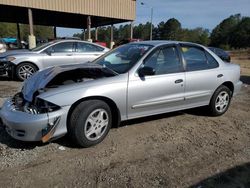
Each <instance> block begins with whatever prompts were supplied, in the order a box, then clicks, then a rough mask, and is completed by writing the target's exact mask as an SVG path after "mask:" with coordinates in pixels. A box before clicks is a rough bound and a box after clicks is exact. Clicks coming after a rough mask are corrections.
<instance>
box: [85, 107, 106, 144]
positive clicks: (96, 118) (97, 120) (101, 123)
mask: <svg viewBox="0 0 250 188" xmlns="http://www.w3.org/2000/svg"><path fill="white" fill-rule="evenodd" d="M108 123H109V117H108V113H107V112H106V110H104V109H97V110H94V111H93V112H91V113H90V115H89V116H88V118H87V120H86V123H85V126H84V134H85V136H86V138H87V139H89V140H91V141H95V140H97V139H99V138H100V137H101V136H102V135H103V134H104V133H105V130H106V129H107V126H108Z"/></svg>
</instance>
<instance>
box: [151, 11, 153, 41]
mask: <svg viewBox="0 0 250 188" xmlns="http://www.w3.org/2000/svg"><path fill="white" fill-rule="evenodd" d="M152 39H153V7H151V27H150V40H152Z"/></svg>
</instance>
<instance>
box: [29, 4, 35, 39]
mask: <svg viewBox="0 0 250 188" xmlns="http://www.w3.org/2000/svg"><path fill="white" fill-rule="evenodd" d="M28 15H29V26H30V35H34V28H33V15H32V10H31V9H30V8H29V9H28Z"/></svg>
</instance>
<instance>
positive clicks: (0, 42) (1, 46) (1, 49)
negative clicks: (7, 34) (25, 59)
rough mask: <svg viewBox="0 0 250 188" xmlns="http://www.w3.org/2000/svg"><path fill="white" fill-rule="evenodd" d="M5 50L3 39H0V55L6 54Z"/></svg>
mask: <svg viewBox="0 0 250 188" xmlns="http://www.w3.org/2000/svg"><path fill="white" fill-rule="evenodd" d="M6 50H7V45H6V44H5V42H4V41H3V39H0V53H3V52H6Z"/></svg>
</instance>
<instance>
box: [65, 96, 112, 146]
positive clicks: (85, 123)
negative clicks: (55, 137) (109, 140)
mask: <svg viewBox="0 0 250 188" xmlns="http://www.w3.org/2000/svg"><path fill="white" fill-rule="evenodd" d="M111 124H112V115H111V110H110V108H109V106H108V105H107V104H106V103H105V102H103V101H101V100H89V101H84V102H82V103H80V104H79V105H78V106H77V107H76V108H75V109H74V110H73V112H72V114H71V117H70V121H69V125H68V133H69V136H70V137H71V138H72V140H73V141H74V142H75V143H76V144H78V145H80V146H82V147H90V146H93V145H95V144H98V143H100V142H101V141H102V140H103V139H104V138H105V137H106V135H107V134H108V132H109V130H110V127H111Z"/></svg>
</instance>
